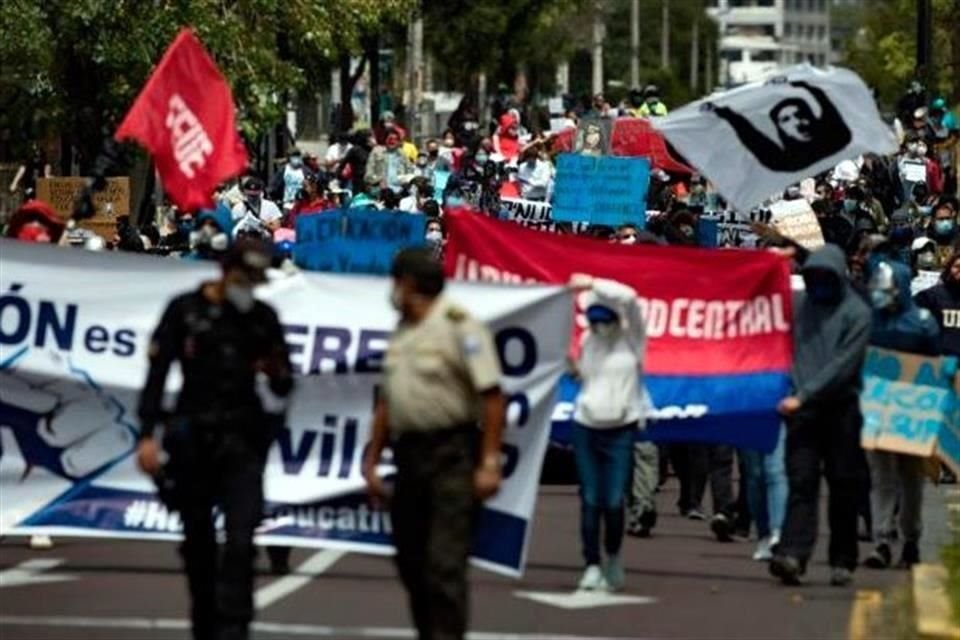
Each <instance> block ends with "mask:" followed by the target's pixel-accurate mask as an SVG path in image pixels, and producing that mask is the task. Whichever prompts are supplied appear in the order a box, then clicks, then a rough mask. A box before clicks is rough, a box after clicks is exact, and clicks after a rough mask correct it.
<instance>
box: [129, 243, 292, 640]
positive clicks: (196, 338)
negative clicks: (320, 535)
mask: <svg viewBox="0 0 960 640" xmlns="http://www.w3.org/2000/svg"><path fill="white" fill-rule="evenodd" d="M269 264H270V253H269V249H268V247H266V246H264V245H263V244H261V243H260V242H258V241H254V240H241V241H239V242H238V243H237V244H235V245H234V246H233V247H232V248H231V250H230V251H229V253H227V255H226V256H225V257H224V259H223V261H222V263H221V267H222V269H221V271H222V275H221V277H220V279H219V280H216V281H212V282H205V283H203V284H202V285H201V286H200V288H199V289H197V290H195V291H192V292H189V293H185V294H183V295H181V296H179V297H177V298H174V300H173V301H172V302H171V303H170V304H169V305H168V306H167V309H166V311H165V312H164V314H163V317H162V318H161V320H160V325H159V326H158V327H157V329H156V331H155V332H154V334H153V339H152V342H151V344H150V371H149V374H148V377H147V382H146V385H145V387H144V389H143V392H142V394H141V397H140V411H139V413H140V424H141V440H140V443H139V445H138V450H137V460H138V464H139V465H140V468H141V469H142V470H143V471H144V472H146V473H148V474H150V475H151V476H154V477H156V478H158V486H159V487H160V489H161V497H162V498H163V499H164V501H165V502H166V503H167V504H168V506H170V507H172V508H174V509H176V510H177V511H179V512H180V515H181V519H182V521H183V529H184V542H183V546H182V548H181V553H182V555H183V560H184V565H185V568H186V572H187V580H188V583H189V587H190V596H191V600H192V609H191V619H192V623H193V637H194V638H195V639H196V640H211V639H214V638H216V639H221V640H227V639H231V640H233V639H242V638H247V637H248V627H249V624H250V621H251V619H252V618H253V558H254V547H253V532H254V529H255V527H256V526H257V525H258V524H259V522H260V519H261V517H262V515H263V468H264V464H265V460H266V455H267V450H268V449H269V446H270V443H271V442H272V440H273V437H274V435H275V434H274V431H275V426H274V427H271V426H268V425H270V424H273V425H275V424H276V423H275V421H269V420H268V419H267V416H266V414H265V413H264V408H263V406H264V401H265V400H267V398H268V396H272V397H269V401H270V402H275V401H277V399H278V398H283V397H286V396H287V395H289V393H290V391H291V390H292V389H293V378H292V376H291V371H290V362H289V355H288V351H287V346H286V343H285V341H284V336H283V330H282V328H281V326H280V322H279V321H278V319H277V314H276V313H275V312H274V310H273V309H272V308H271V307H270V306H268V305H267V304H265V303H263V302H259V301H257V300H256V299H255V298H254V295H253V290H254V287H255V286H256V285H258V284H260V283H262V282H264V281H265V280H266V277H265V269H266V268H267V266H269ZM174 360H177V361H179V362H180V366H181V369H182V372H183V386H182V388H181V391H180V394H179V397H178V399H177V403H176V409H175V410H174V412H173V414H172V416H171V417H170V418H169V419H167V418H165V417H164V412H163V407H162V404H163V402H162V401H163V392H164V386H165V383H166V380H167V373H168V371H169V370H170V365H171V364H172V363H173V361H174ZM160 422H163V424H164V434H163V443H162V448H163V449H164V450H165V451H166V456H167V458H168V459H167V462H166V463H165V464H163V463H162V459H163V456H162V455H161V443H160V442H158V440H157V439H156V438H155V437H154V428H155V426H156V425H157V424H158V423H160ZM214 506H219V507H220V508H221V509H222V512H223V515H224V528H225V530H226V542H225V544H224V545H223V549H222V551H221V552H219V553H218V548H217V542H216V537H215V532H214V524H213V517H212V513H211V512H212V509H213V507H214Z"/></svg>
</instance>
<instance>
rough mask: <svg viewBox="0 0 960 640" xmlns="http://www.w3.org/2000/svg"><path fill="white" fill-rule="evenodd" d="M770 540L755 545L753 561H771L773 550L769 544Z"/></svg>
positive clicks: (766, 539)
mask: <svg viewBox="0 0 960 640" xmlns="http://www.w3.org/2000/svg"><path fill="white" fill-rule="evenodd" d="M771 540H772V538H764V539H763V540H761V541H760V542H758V543H757V550H756V551H754V552H753V559H754V560H757V561H760V562H766V561H769V560H772V559H773V550H772V549H771V547H772V546H773V544H771Z"/></svg>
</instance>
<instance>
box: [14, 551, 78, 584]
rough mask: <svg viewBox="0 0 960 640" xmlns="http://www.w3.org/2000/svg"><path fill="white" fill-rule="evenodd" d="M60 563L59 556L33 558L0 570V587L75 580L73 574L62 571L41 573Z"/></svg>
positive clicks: (61, 562) (61, 561)
mask: <svg viewBox="0 0 960 640" xmlns="http://www.w3.org/2000/svg"><path fill="white" fill-rule="evenodd" d="M61 564H63V560H61V559H59V558H34V559H33V560H27V561H26V562H21V563H20V564H18V565H17V566H15V567H12V568H10V569H4V570H3V571H0V588H5V587H21V586H23V585H29V584H47V583H50V582H64V581H67V580H76V577H75V576H68V575H65V574H62V573H42V572H44V571H47V570H49V569H53V568H54V567H57V566H59V565H61Z"/></svg>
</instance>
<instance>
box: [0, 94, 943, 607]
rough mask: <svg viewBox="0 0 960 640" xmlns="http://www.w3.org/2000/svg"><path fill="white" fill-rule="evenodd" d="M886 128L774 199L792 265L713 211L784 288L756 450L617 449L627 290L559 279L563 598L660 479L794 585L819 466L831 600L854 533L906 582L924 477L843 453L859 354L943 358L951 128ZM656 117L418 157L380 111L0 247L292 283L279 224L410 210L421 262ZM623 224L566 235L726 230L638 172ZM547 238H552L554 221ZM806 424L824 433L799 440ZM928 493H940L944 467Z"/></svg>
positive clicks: (630, 316)
mask: <svg viewBox="0 0 960 640" xmlns="http://www.w3.org/2000/svg"><path fill="white" fill-rule="evenodd" d="M898 111H899V112H898V113H897V115H896V118H895V120H894V121H893V122H892V123H891V126H892V128H893V130H894V131H895V132H896V135H897V136H898V138H899V141H900V144H901V147H900V150H899V152H898V153H896V154H895V155H892V156H888V157H881V156H877V155H865V156H862V157H859V158H853V159H850V160H847V161H844V162H842V163H841V164H839V165H838V166H837V167H835V168H834V169H833V170H831V171H828V172H826V173H823V174H820V175H817V176H811V177H810V178H809V179H807V180H804V181H803V182H802V183H800V184H797V185H794V186H792V187H790V188H788V189H787V190H786V191H785V192H784V193H783V194H781V196H779V198H782V199H785V200H799V199H805V200H807V201H808V202H809V203H810V205H811V207H812V209H813V211H814V212H815V213H816V216H817V219H818V221H819V223H820V227H821V230H822V234H823V238H824V240H825V242H826V247H824V248H823V249H819V250H817V251H813V252H811V251H809V250H807V249H806V248H804V247H803V246H801V245H800V244H798V243H796V242H795V241H793V240H792V239H790V238H788V237H785V236H784V235H782V234H781V233H780V232H778V231H777V229H776V228H775V227H773V226H771V225H768V224H765V223H763V222H759V221H758V220H761V219H762V216H751V215H749V212H734V213H733V216H734V217H735V218H736V217H740V218H742V219H743V220H752V221H753V222H752V226H751V233H749V234H743V235H739V236H738V239H737V240H736V241H735V242H733V244H736V245H738V246H752V247H756V248H758V249H772V250H777V251H780V252H781V253H783V254H784V255H787V256H789V257H790V258H791V260H792V262H793V266H794V269H795V273H796V274H797V275H798V276H799V278H798V280H802V281H803V286H802V287H800V288H802V289H803V292H802V293H801V294H799V295H800V298H799V300H798V303H797V305H796V318H795V326H794V331H795V365H794V372H793V384H794V388H793V392H792V393H791V395H790V396H789V397H787V398H785V399H783V401H782V402H781V404H780V412H781V413H782V415H783V416H784V422H785V427H784V429H783V430H782V433H781V435H780V438H779V442H778V445H777V447H776V449H775V450H774V451H773V452H772V453H770V454H760V453H757V452H752V451H735V450H734V449H733V448H732V447H729V446H723V445H710V446H706V445H696V444H681V445H670V446H663V447H660V448H659V450H658V448H657V447H655V446H654V445H651V444H649V443H634V442H633V438H632V437H631V434H632V432H633V430H634V429H636V427H637V425H638V424H639V423H641V422H642V421H643V419H644V418H643V413H642V410H641V409H640V408H639V407H640V403H641V401H642V396H643V390H642V386H637V385H640V384H641V382H640V381H639V380H638V379H637V377H636V376H635V375H633V374H634V372H635V371H636V370H637V368H640V369H641V370H642V360H643V342H644V337H643V321H642V318H640V317H639V311H638V309H637V308H636V305H635V300H636V294H635V292H632V291H629V290H627V291H625V290H624V288H623V286H622V285H618V284H617V283H605V282H600V281H592V280H590V281H587V280H585V279H580V280H578V282H577V283H572V284H574V286H578V287H584V288H589V289H591V291H592V295H593V297H594V301H593V304H591V306H590V309H588V313H587V317H588V320H589V322H590V325H591V328H592V331H591V338H590V340H592V341H593V342H589V341H588V342H587V344H586V346H585V348H584V351H583V353H582V354H581V360H580V361H579V362H578V363H577V370H578V373H579V375H580V376H581V378H582V380H583V382H584V387H583V391H582V393H581V396H580V398H579V399H578V401H577V408H576V415H575V420H576V422H577V423H578V428H577V430H576V437H575V438H574V444H575V446H574V448H575V454H576V456H575V457H576V464H577V469H578V472H579V475H580V482H581V488H582V493H581V498H582V502H583V508H582V520H583V524H582V538H583V540H582V542H583V554H584V561H585V565H586V570H585V573H584V575H583V577H582V579H581V581H580V583H579V585H580V587H581V588H584V589H606V588H611V589H616V588H619V587H620V586H622V585H623V580H624V574H623V568H622V564H621V563H620V561H619V559H618V558H619V551H620V546H621V544H622V532H624V531H626V532H627V533H629V534H631V535H636V536H639V537H647V536H649V535H651V533H652V531H653V529H654V528H655V525H656V521H657V512H656V506H655V504H656V503H655V501H654V493H655V492H656V491H657V487H658V485H660V484H662V481H663V478H664V477H665V476H666V473H667V470H668V469H672V471H673V473H674V474H675V475H676V476H677V477H678V479H679V482H680V494H679V500H678V504H677V508H678V509H679V511H680V513H681V514H682V515H683V516H685V517H688V518H691V519H695V520H706V519H708V516H707V514H706V512H705V510H704V508H703V499H704V494H705V492H706V488H707V486H708V484H709V487H710V490H711V497H712V502H713V504H712V514H711V515H710V517H709V521H710V528H711V530H712V531H713V533H714V534H715V535H716V537H717V538H718V539H719V540H721V541H729V540H732V539H733V538H734V537H735V536H737V535H747V534H748V532H749V529H750V527H751V522H752V524H753V526H754V527H755V530H756V535H757V538H758V544H757V548H756V551H755V553H754V555H753V557H754V559H756V560H758V561H760V560H762V561H769V562H770V570H771V572H772V573H773V574H774V575H776V576H777V577H779V578H780V579H781V580H782V581H783V582H785V583H791V584H792V583H796V582H797V581H799V579H800V577H801V576H802V575H803V573H804V572H805V570H806V565H807V562H808V560H809V558H810V555H811V553H812V549H813V545H814V541H815V540H816V534H817V514H818V501H817V494H818V491H819V486H820V474H821V469H823V473H824V474H825V475H826V478H827V480H828V483H829V487H830V506H829V520H830V528H831V531H832V539H831V543H830V550H829V557H830V565H831V567H832V575H831V580H832V582H833V583H834V584H836V585H846V584H849V582H850V581H851V574H852V571H853V570H854V568H855V567H856V566H857V564H858V557H857V539H858V537H859V538H860V539H870V540H873V541H874V543H875V548H874V550H873V551H872V553H871V554H870V555H869V556H868V557H867V558H866V560H865V564H866V565H867V566H869V567H873V568H877V569H882V568H887V567H890V566H891V565H893V564H894V561H895V559H896V560H897V562H896V564H897V565H898V566H901V567H910V566H912V565H913V564H915V563H917V562H918V561H919V560H920V551H919V538H920V535H921V532H922V522H921V515H920V514H921V511H922V509H921V505H922V500H923V486H924V477H925V473H926V471H927V470H926V468H925V466H924V461H923V460H922V459H920V458H916V457H911V456H906V455H902V454H895V453H888V452H871V453H870V454H869V456H867V455H865V453H864V451H863V449H862V448H861V447H860V441H859V433H860V427H861V424H862V416H861V413H860V407H859V391H860V389H861V384H862V383H861V380H860V377H861V367H862V363H863V360H864V357H865V352H866V349H867V347H868V346H870V345H872V346H876V347H883V348H888V349H895V350H898V351H902V352H908V353H915V354H923V355H949V356H957V357H960V313H958V312H960V200H958V165H960V126H958V123H957V120H956V117H955V116H954V115H953V113H951V112H950V111H949V110H948V109H947V105H946V102H945V101H944V100H943V99H942V98H940V97H934V98H933V99H930V98H929V97H927V96H925V95H924V92H923V90H922V88H917V87H911V90H910V91H909V92H908V93H907V95H906V96H905V97H904V99H903V100H902V101H901V103H900V105H899V106H898ZM666 113H667V107H666V106H665V105H664V103H663V102H662V101H661V100H660V96H659V91H658V90H657V88H656V87H655V86H648V87H646V88H645V89H644V90H642V91H640V90H637V91H634V92H631V93H630V95H629V97H628V99H627V100H626V101H625V103H624V104H622V105H620V106H619V107H612V106H611V105H610V104H609V103H608V102H607V101H606V100H605V99H604V97H603V96H602V95H597V96H594V97H593V99H592V100H591V101H590V102H589V104H585V105H582V106H581V107H580V108H578V109H571V110H569V111H568V112H567V113H565V114H564V117H563V118H562V119H561V122H560V123H559V124H558V125H557V126H556V127H555V131H554V132H552V133H551V132H550V131H549V130H546V128H544V127H543V126H542V125H543V123H542V122H537V121H536V120H537V118H534V117H532V116H531V111H530V110H528V109H526V108H525V107H524V105H522V104H514V103H511V102H510V101H509V100H504V101H502V102H501V103H498V104H497V105H496V108H495V109H494V113H493V118H492V120H491V122H490V123H489V125H487V124H484V123H482V122H481V121H480V117H479V116H478V112H477V109H476V108H475V107H473V106H472V105H471V104H470V103H469V101H467V100H465V101H464V102H463V103H462V104H461V105H460V107H459V108H458V109H457V111H456V112H455V113H454V114H453V115H452V116H451V118H450V121H449V127H448V128H447V129H446V130H445V131H443V132H442V133H441V134H440V135H439V136H437V137H431V138H427V139H425V140H422V141H421V144H419V145H418V144H417V143H416V142H415V141H414V140H413V138H412V137H411V134H410V132H409V130H407V129H406V128H405V127H404V126H403V125H402V124H401V123H400V122H398V121H397V119H396V118H395V117H394V114H392V113H390V112H386V113H384V114H383V117H382V119H381V121H380V122H378V123H377V126H376V127H374V129H372V130H360V131H354V132H340V133H336V134H334V135H333V136H332V137H331V143H330V145H329V147H328V149H327V152H326V154H325V155H324V156H323V157H322V158H320V157H316V156H313V155H311V154H309V153H304V152H301V151H299V150H297V149H293V150H291V151H290V152H289V153H288V154H287V156H286V158H285V160H284V163H283V166H282V167H281V168H280V169H279V170H278V171H277V172H276V173H275V174H274V175H273V177H272V179H271V180H269V181H266V180H264V179H263V177H262V176H257V175H245V176H241V177H240V178H238V179H237V180H235V181H232V182H231V183H230V184H225V185H223V187H222V189H221V190H219V191H218V192H217V194H216V206H215V207H214V208H213V209H210V210H204V211H199V212H182V211H176V210H175V208H173V207H172V206H169V205H165V206H161V207H159V208H158V216H157V220H156V221H151V222H149V223H147V224H145V225H142V226H138V225H136V224H133V223H131V221H130V220H129V219H122V220H120V221H118V224H117V230H116V235H115V237H114V238H113V239H112V241H107V242H102V241H99V242H96V241H93V238H91V237H90V235H89V234H87V235H84V231H83V230H82V229H78V228H76V226H75V225H72V224H65V223H64V222H62V221H61V219H60V218H59V216H57V215H56V213H55V212H53V211H52V209H50V207H49V206H48V205H46V204H44V203H42V202H38V201H35V200H34V201H30V202H27V203H26V204H25V205H24V206H23V207H21V208H20V209H19V210H18V211H17V212H16V214H14V216H13V217H12V218H11V219H10V221H9V222H8V224H7V228H6V235H7V236H8V237H14V238H18V239H20V240H25V241H33V242H54V243H56V242H61V243H63V244H82V245H85V246H89V247H91V248H115V249H117V250H123V251H134V252H148V253H153V254H162V255H176V256H181V257H184V258H192V259H216V258H218V257H222V256H224V255H227V252H228V250H229V248H230V247H231V245H233V244H234V243H235V242H237V241H238V239H241V238H247V237H254V238H259V239H268V240H270V241H271V242H272V243H273V246H274V249H275V253H274V263H275V265H276V266H283V267H285V268H294V267H293V266H292V263H291V255H292V251H293V247H294V246H295V243H296V228H297V220H298V218H300V217H301V216H309V215H323V212H325V211H330V210H334V209H338V210H339V209H342V208H363V209H376V210H381V211H383V212H384V214H385V215H386V214H390V213H394V214H396V215H414V214H423V215H425V216H426V217H427V224H426V236H425V238H424V241H425V243H426V244H427V245H428V246H429V247H430V248H431V249H432V250H433V255H434V256H439V255H441V254H442V252H443V246H444V242H445V237H444V236H445V230H444V223H443V215H444V213H445V212H447V211H450V210H453V209H459V208H467V209H470V210H473V211H476V212H478V213H480V214H483V215H489V216H494V217H508V215H507V212H506V211H505V208H504V206H503V201H502V199H503V198H520V199H523V200H527V201H534V202H545V203H548V202H550V200H551V197H552V194H553V186H554V179H555V174H556V171H555V159H556V155H557V152H558V148H557V144H556V143H557V140H558V138H559V134H558V132H561V131H562V130H563V129H565V128H573V127H580V128H581V130H582V131H583V135H582V136H581V137H582V139H583V140H584V144H583V145H582V147H581V148H580V149H577V150H575V152H581V153H588V154H593V153H596V152H598V151H597V149H598V148H599V146H598V145H597V144H595V143H596V141H597V139H598V138H597V137H598V136H601V135H602V133H603V131H604V129H603V127H602V125H601V123H602V121H603V120H604V119H611V118H617V117H641V118H648V117H657V116H662V115H665V114H666ZM681 160H682V159H681ZM37 162H38V163H39V162H40V161H39V160H38V161H37ZM37 166H38V167H39V166H40V165H37ZM37 171H38V169H37V167H34V169H31V170H30V171H26V173H28V174H31V175H32V174H36V173H37ZM22 177H23V176H18V180H20V179H21V178H22ZM14 186H15V185H14ZM769 204H770V203H769V202H768V203H765V204H763V205H761V206H759V207H758V211H760V212H762V211H763V209H765V208H766V207H767V206H768V205H769ZM637 207H638V208H643V209H644V210H645V211H646V212H647V218H646V220H647V222H646V226H645V228H638V226H636V225H629V224H627V225H622V226H620V227H618V228H611V227H606V226H591V227H588V228H587V229H586V231H585V233H587V234H589V235H591V236H594V237H596V238H599V239H603V240H606V241H609V242H619V243H623V244H659V245H683V246H700V245H702V244H704V235H703V234H702V233H701V232H700V231H701V228H702V227H703V224H704V221H705V220H709V219H711V218H713V219H720V220H725V219H727V218H728V217H729V216H728V215H727V214H728V213H729V212H728V207H727V205H726V204H725V202H724V199H723V198H722V196H720V195H719V194H718V193H716V192H715V190H714V189H713V187H712V185H711V184H710V182H709V180H708V179H707V178H706V177H704V176H700V175H697V174H696V173H692V174H672V173H668V172H665V171H660V170H655V171H654V172H653V174H652V177H651V184H650V187H649V190H648V196H647V201H646V202H638V203H637ZM554 230H555V231H556V232H557V233H561V234H562V233H573V232H574V228H573V227H572V226H571V225H564V224H557V225H555V229H554ZM721 244H722V242H721ZM625 372H627V374H628V375H626V376H625ZM611 386H612V387H615V388H616V389H618V390H619V391H620V393H619V395H616V397H612V396H611V395H610V394H609V393H601V392H597V389H598V388H601V389H604V388H607V387H611ZM598 398H599V400H598ZM611 398H612V399H611ZM825 423H829V424H831V425H832V428H830V429H823V428H820V427H821V426H822V425H823V424H825ZM736 468H739V478H740V484H739V487H738V488H737V487H734V477H735V475H737V474H735V469H736ZM936 479H937V480H945V481H949V480H950V479H951V477H950V474H949V473H948V472H947V471H946V470H945V469H944V470H941V471H940V474H939V476H938V477H937V478H936ZM858 519H859V524H858ZM601 528H605V529H606V536H605V538H604V547H605V551H606V553H607V559H606V560H603V559H602V558H601V553H600V546H601V545H600V540H601V536H600V531H601ZM896 545H899V546H900V550H899V551H900V552H899V558H895V555H896V554H895V553H894V550H895V546H896Z"/></svg>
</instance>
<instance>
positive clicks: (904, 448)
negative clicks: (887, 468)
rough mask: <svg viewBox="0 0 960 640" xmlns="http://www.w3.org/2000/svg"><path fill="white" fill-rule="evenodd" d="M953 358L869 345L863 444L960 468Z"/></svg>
mask: <svg viewBox="0 0 960 640" xmlns="http://www.w3.org/2000/svg"><path fill="white" fill-rule="evenodd" d="M956 374H957V359H956V358H953V357H947V358H934V357H928V356H919V355H913V354H907V353H901V352H899V351H891V350H888V349H878V348H875V347H871V348H870V349H869V350H868V351H867V359H866V363H865V364H864V376H863V381H864V387H863V392H862V393H861V395H860V404H861V406H862V408H863V430H862V432H861V436H860V441H861V444H862V446H863V448H864V449H879V450H882V451H894V452H896V453H905V454H908V455H913V456H921V457H930V456H934V455H935V456H937V457H939V458H940V459H941V460H942V461H943V462H944V463H945V464H946V465H947V466H949V467H951V468H952V469H954V471H960V423H958V420H957V418H958V408H960V406H958V402H957V399H958V397H957V391H958V385H957V375H956Z"/></svg>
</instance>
